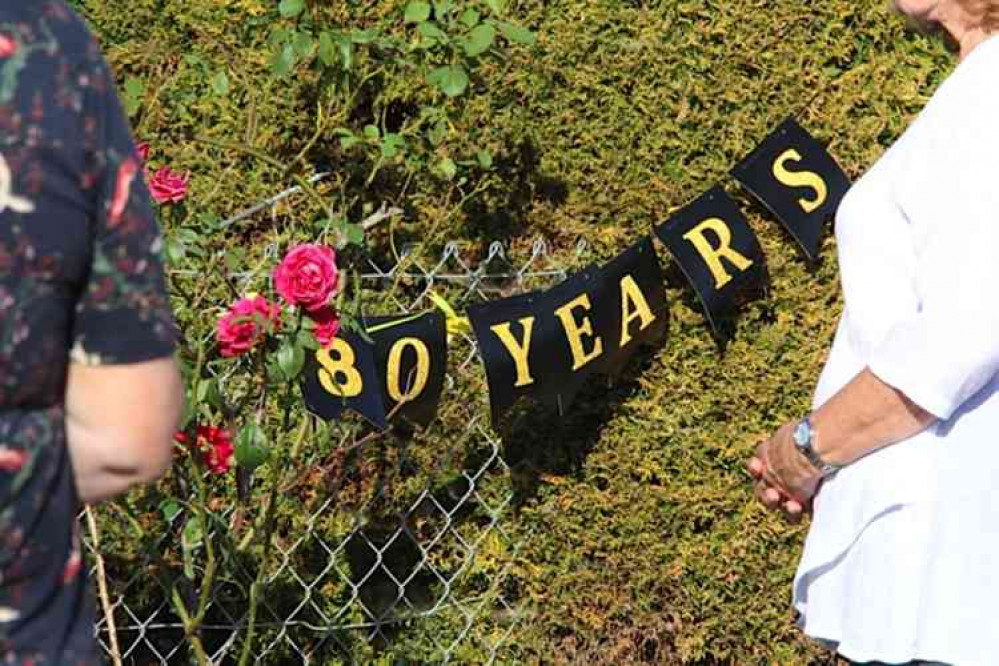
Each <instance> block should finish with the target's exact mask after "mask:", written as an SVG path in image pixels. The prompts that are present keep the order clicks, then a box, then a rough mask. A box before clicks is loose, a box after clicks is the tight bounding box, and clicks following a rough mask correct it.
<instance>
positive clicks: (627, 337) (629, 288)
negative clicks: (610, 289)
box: [618, 275, 656, 347]
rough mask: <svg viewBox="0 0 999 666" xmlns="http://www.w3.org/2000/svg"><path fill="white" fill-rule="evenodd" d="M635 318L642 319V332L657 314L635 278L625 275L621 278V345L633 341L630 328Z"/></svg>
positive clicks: (640, 327)
mask: <svg viewBox="0 0 999 666" xmlns="http://www.w3.org/2000/svg"><path fill="white" fill-rule="evenodd" d="M632 304H634V307H632ZM635 319H641V325H640V326H639V327H638V330H639V332H641V331H644V330H645V329H646V328H648V327H649V326H651V325H652V322H654V321H655V320H656V316H655V315H654V314H653V313H652V308H650V307H649V302H648V301H647V300H645V294H643V293H642V290H641V289H639V288H638V284H637V283H636V282H635V278H633V277H631V276H630V275H625V276H624V277H623V278H622V279H621V341H620V342H619V343H618V346H619V347H624V346H625V345H626V344H628V343H629V342H631V333H630V332H629V330H628V329H629V328H630V327H631V322H633V321H634V320H635Z"/></svg>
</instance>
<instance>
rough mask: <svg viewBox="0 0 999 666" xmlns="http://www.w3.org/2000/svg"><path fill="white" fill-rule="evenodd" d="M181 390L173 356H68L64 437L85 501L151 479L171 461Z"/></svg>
mask: <svg viewBox="0 0 999 666" xmlns="http://www.w3.org/2000/svg"><path fill="white" fill-rule="evenodd" d="M182 405H183V389H182V384H181V379H180V372H179V370H178V367H177V363H176V361H175V360H174V359H172V358H164V359H157V360H154V361H146V362H142V363H134V364H127V365H104V366H101V365H98V366H87V365H83V364H80V363H70V366H69V375H68V379H67V384H66V439H67V442H68V445H69V452H70V458H71V460H72V461H73V468H74V477H75V479H76V486H77V491H78V492H79V495H80V499H81V500H83V501H84V502H86V503H88V504H93V503H96V502H100V501H103V500H106V499H109V498H111V497H114V496H115V495H119V494H121V493H124V492H125V491H127V490H128V489H129V488H131V487H132V486H134V485H136V484H140V483H148V482H151V481H154V480H155V479H157V478H158V477H159V476H160V475H162V474H163V473H164V472H165V471H166V469H167V468H168V467H169V466H170V460H171V457H172V449H173V434H174V433H175V431H176V428H177V424H178V422H179V420H180V417H181V409H182Z"/></svg>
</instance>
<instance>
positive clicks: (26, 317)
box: [0, 0, 181, 666]
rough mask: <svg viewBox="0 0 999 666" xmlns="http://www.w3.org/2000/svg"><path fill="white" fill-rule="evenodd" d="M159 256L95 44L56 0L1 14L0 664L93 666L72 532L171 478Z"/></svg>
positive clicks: (169, 326)
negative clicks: (122, 499) (117, 500)
mask: <svg viewBox="0 0 999 666" xmlns="http://www.w3.org/2000/svg"><path fill="white" fill-rule="evenodd" d="M161 246H162V240H161V237H160V230H159V228H158V226H157V223H156V218H155V215H154V213H153V210H152V205H151V203H150V201H149V195H148V192H147V189H146V186H145V184H144V182H143V164H142V160H141V158H140V156H139V155H138V153H137V151H136V148H135V145H134V142H133V139H132V136H131V131H130V129H129V126H128V121H127V119H126V117H125V116H124V114H123V113H122V111H121V106H120V103H119V101H118V99H117V96H116V94H115V85H114V80H113V78H112V76H111V74H110V71H109V69H108V67H107V64H106V63H105V61H104V60H103V58H102V56H101V53H100V50H99V48H98V46H97V44H96V42H95V41H94V39H93V37H92V36H91V35H90V33H89V32H88V31H87V29H86V27H85V26H84V24H83V22H82V21H81V20H80V19H79V18H78V17H77V16H76V15H75V14H74V13H73V12H72V11H71V10H69V9H68V7H67V6H66V5H65V3H64V2H62V0H32V1H31V2H4V3H0V664H19V665H21V664H23V665H28V664H31V665H33V666H48V665H55V664H60V665H77V664H96V663H99V659H98V657H97V650H96V641H95V636H94V612H93V603H92V599H91V592H90V585H89V582H88V579H87V575H86V568H85V567H84V565H83V561H82V557H81V550H80V542H79V539H78V537H77V536H76V534H75V530H74V526H75V525H76V516H77V514H78V511H79V505H80V502H81V501H84V502H91V503H92V502H97V501H100V500H103V499H106V498H108V497H112V496H114V495H117V494H119V493H121V492H124V491H125V490H126V489H128V488H129V487H130V486H132V485H134V484H136V483H141V482H148V481H151V480H153V479H155V478H156V477H157V476H158V475H159V474H161V473H162V472H163V471H164V470H165V469H166V467H167V466H168V464H169V460H170V457H171V448H170V447H171V445H170V437H171V435H172V433H173V431H174V428H175V427H176V424H177V420H178V416H179V412H180V407H179V406H180V404H181V384H180V380H179V373H178V371H177V365H176V362H175V361H174V360H173V358H172V354H173V350H174V346H175V342H176V337H177V331H176V327H175V325H174V322H173V318H172V314H171V311H170V307H169V299H168V296H167V293H166V290H165V286H164V277H163V268H162V261H161V256H160V253H161Z"/></svg>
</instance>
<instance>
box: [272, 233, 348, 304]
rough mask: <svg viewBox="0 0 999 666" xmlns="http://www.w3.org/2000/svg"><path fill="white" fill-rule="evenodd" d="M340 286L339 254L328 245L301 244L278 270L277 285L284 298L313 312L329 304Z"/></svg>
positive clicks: (276, 274)
mask: <svg viewBox="0 0 999 666" xmlns="http://www.w3.org/2000/svg"><path fill="white" fill-rule="evenodd" d="M339 283H340V273H339V271H337V268H336V252H334V251H333V248H330V247H326V246H325V245H309V244H304V245H298V246H296V247H294V248H292V249H291V250H290V251H289V252H288V254H286V255H285V257H284V259H282V260H281V263H280V264H278V267H277V268H276V269H275V270H274V286H275V288H276V289H277V291H278V293H279V294H281V298H283V299H284V300H286V301H287V302H288V303H291V304H292V305H301V306H302V307H303V308H305V309H306V310H308V311H310V312H311V311H313V310H318V309H320V308H322V307H323V306H324V305H326V304H327V303H328V302H329V299H330V297H331V296H333V295H334V294H335V293H336V291H337V287H338V286H339Z"/></svg>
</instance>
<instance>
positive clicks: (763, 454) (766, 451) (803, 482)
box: [746, 423, 822, 522]
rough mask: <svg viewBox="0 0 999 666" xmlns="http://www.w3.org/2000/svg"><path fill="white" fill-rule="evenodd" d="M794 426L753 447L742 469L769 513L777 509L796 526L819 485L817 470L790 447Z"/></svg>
mask: <svg viewBox="0 0 999 666" xmlns="http://www.w3.org/2000/svg"><path fill="white" fill-rule="evenodd" d="M794 427H795V424H794V423H788V424H787V425H785V426H783V427H782V428H781V429H780V430H778V431H777V432H776V433H775V434H774V435H773V436H772V437H770V439H767V440H765V441H763V442H761V443H760V444H759V445H758V446H757V447H756V456H755V457H753V458H751V459H750V460H749V462H748V463H747V465H746V467H747V469H748V470H749V473H750V474H752V476H753V478H754V479H756V496H757V498H758V499H759V500H760V501H761V502H762V503H763V504H764V506H766V507H767V508H770V509H780V510H781V511H783V512H784V514H785V515H786V516H787V518H788V520H790V521H791V522H797V521H798V520H800V519H801V516H802V515H803V514H804V513H805V512H806V511H807V510H808V509H809V507H810V505H811V500H812V497H813V496H814V495H815V492H816V491H817V490H818V487H819V484H820V483H821V482H822V475H821V473H820V472H819V470H818V469H816V468H815V466H814V465H812V463H811V462H809V461H808V459H807V458H805V456H803V455H802V454H801V453H800V452H799V451H798V449H797V448H796V447H795V446H794V440H793V438H792V434H793V432H794Z"/></svg>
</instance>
